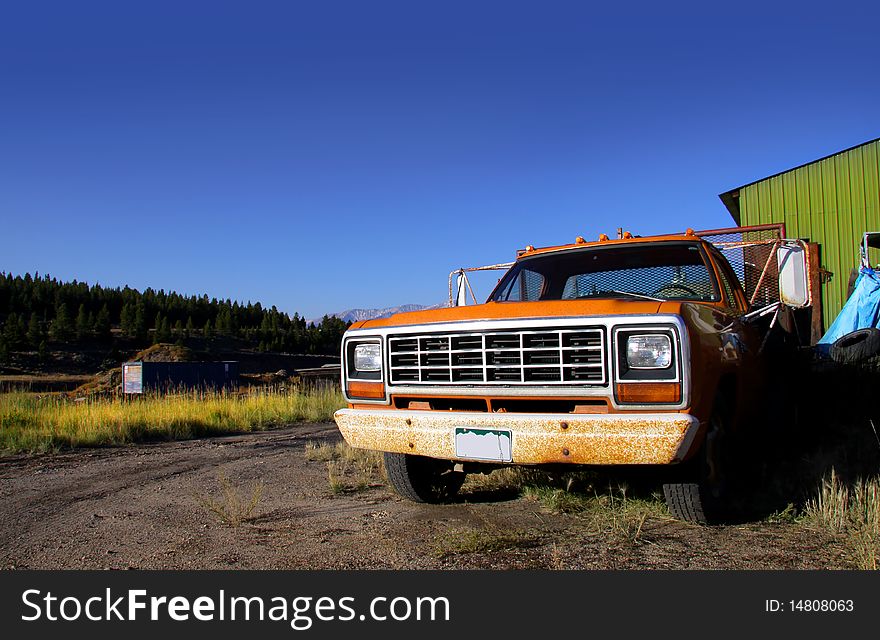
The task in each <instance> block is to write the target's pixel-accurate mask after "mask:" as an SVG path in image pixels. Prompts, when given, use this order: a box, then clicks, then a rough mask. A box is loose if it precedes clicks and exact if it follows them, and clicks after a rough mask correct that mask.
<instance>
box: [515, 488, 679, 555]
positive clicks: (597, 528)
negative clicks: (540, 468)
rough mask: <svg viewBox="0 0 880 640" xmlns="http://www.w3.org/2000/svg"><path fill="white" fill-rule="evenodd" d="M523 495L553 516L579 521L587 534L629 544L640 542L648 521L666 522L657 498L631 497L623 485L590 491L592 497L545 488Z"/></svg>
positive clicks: (664, 510) (666, 514) (566, 490)
mask: <svg viewBox="0 0 880 640" xmlns="http://www.w3.org/2000/svg"><path fill="white" fill-rule="evenodd" d="M523 494H524V495H525V497H526V498H529V499H532V500H535V501H537V502H539V503H540V504H541V505H542V506H544V507H545V508H546V509H548V510H550V511H553V512H554V513H567V514H572V515H575V516H577V517H578V518H581V519H582V520H584V522H585V524H586V525H587V527H586V530H587V531H588V532H589V533H593V534H596V535H604V536H607V537H610V538H612V539H614V540H617V541H619V542H628V543H631V544H638V543H641V542H643V541H644V534H645V529H644V527H645V522H646V521H647V520H648V519H649V518H655V519H668V518H669V514H668V513H667V511H666V506H665V504H664V502H663V500H662V499H661V498H660V496H659V495H651V496H650V497H642V496H631V495H628V489H627V487H626V485H617V486H608V487H607V488H606V489H605V490H603V491H598V490H595V489H594V490H593V492H592V494H587V493H581V492H579V491H571V490H568V489H566V488H560V487H552V486H546V485H544V486H527V487H525V488H524V490H523Z"/></svg>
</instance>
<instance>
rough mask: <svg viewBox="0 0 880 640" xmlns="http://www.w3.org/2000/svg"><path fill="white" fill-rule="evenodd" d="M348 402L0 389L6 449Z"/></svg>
mask: <svg viewBox="0 0 880 640" xmlns="http://www.w3.org/2000/svg"><path fill="white" fill-rule="evenodd" d="M342 406H344V401H343V399H342V396H341V395H340V393H339V392H338V391H332V390H327V389H319V390H316V391H314V392H308V393H300V392H296V391H290V392H283V391H280V390H272V389H261V390H257V391H253V392H250V393H247V394H235V393H226V392H187V393H180V394H174V395H148V396H144V397H141V398H136V399H131V400H129V399H124V398H107V397H95V398H86V399H83V400H81V401H72V400H69V399H67V398H63V397H58V396H39V395H36V394H28V393H9V394H0V449H3V450H6V451H13V452H16V451H28V452H35V451H50V450H57V449H60V448H64V447H88V446H100V445H114V444H124V443H129V442H138V441H146V440H182V439H187V438H195V437H200V436H206V435H218V434H224V433H236V432H246V431H254V430H259V429H266V428H270V427H273V426H280V425H285V424H290V423H291V422H296V421H299V420H307V421H315V422H318V421H326V420H330V419H331V418H332V416H333V412H334V411H335V410H336V409H338V408H340V407H342Z"/></svg>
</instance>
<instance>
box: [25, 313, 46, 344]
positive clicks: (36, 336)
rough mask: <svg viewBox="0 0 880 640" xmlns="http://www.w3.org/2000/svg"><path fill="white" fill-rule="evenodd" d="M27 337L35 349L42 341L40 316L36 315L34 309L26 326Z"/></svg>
mask: <svg viewBox="0 0 880 640" xmlns="http://www.w3.org/2000/svg"><path fill="white" fill-rule="evenodd" d="M27 339H28V343H29V344H30V345H31V347H32V348H34V349H36V348H37V347H39V346H40V343H41V342H42V341H43V339H44V336H43V327H42V325H41V324H40V318H39V316H37V312H36V311H32V312H31V319H30V321H29V322H28V328H27Z"/></svg>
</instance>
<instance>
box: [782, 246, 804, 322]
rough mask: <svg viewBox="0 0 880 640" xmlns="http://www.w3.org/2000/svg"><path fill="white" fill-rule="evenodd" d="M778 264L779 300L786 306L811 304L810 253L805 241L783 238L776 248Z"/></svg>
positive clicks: (801, 306)
mask: <svg viewBox="0 0 880 640" xmlns="http://www.w3.org/2000/svg"><path fill="white" fill-rule="evenodd" d="M776 263H777V265H778V266H779V300H780V302H782V304H784V305H785V306H787V307H793V308H795V309H802V308H803V307H809V306H810V305H811V304H812V297H811V295H810V294H811V292H810V254H809V251H808V250H807V246H806V244H805V243H803V242H801V241H799V240H783V241H782V244H781V245H780V246H779V248H778V249H777V250H776Z"/></svg>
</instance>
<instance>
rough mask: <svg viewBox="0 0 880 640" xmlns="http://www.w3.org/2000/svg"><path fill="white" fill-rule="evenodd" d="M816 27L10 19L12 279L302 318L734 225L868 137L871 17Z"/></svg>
mask: <svg viewBox="0 0 880 640" xmlns="http://www.w3.org/2000/svg"><path fill="white" fill-rule="evenodd" d="M823 6H824V5H815V6H813V5H810V4H809V3H803V2H799V3H797V4H789V5H786V4H783V3H761V4H758V3H748V2H745V3H739V4H737V5H736V7H735V9H732V8H730V7H726V6H725V7H719V8H716V7H715V6H712V5H705V4H668V3H667V4H663V5H657V4H655V3H646V4H643V5H639V4H638V3H636V4H627V5H626V6H625V7H619V8H596V7H593V6H590V5H589V4H588V3H574V2H542V3H540V4H538V3H524V2H504V3H500V2H477V3H473V2H469V3H462V2H449V3H443V4H442V5H421V4H419V5H416V4H413V3H406V2H374V3H369V4H366V3H357V2H330V3H322V4H321V5H320V6H312V5H308V4H302V5H294V4H292V3H286V2H257V3H248V4H247V5H246V8H245V5H243V4H236V3H231V2H212V3H207V2H205V3H198V2H196V3H186V4H180V3H169V2H163V1H159V2H153V3H150V4H149V5H142V6H134V5H129V4H128V3H112V2H82V3H75V4H71V3H62V2H37V3H26V4H21V3H20V4H18V5H11V6H8V7H5V8H4V9H3V18H2V20H0V96H2V99H0V132H2V136H0V176H2V178H0V181H2V182H0V184H2V188H0V222H2V229H3V234H2V236H0V253H2V260H0V271H5V272H11V273H13V274H21V275H23V274H24V273H26V272H30V273H31V274H33V273H34V272H40V273H49V274H51V275H53V276H54V277H56V278H58V279H61V280H73V279H76V280H79V281H86V282H89V283H90V284H96V283H100V284H101V285H103V286H109V287H117V286H119V287H122V286H125V285H128V286H131V287H133V288H137V289H141V290H143V289H145V288H147V287H151V288H153V289H156V290H158V289H165V290H166V291H170V290H174V291H177V292H179V293H182V294H186V295H201V294H203V293H207V294H208V295H209V296H210V297H216V298H222V299H226V298H230V299H233V300H239V301H242V302H247V301H251V302H258V301H259V302H260V303H261V304H263V305H264V306H267V307H271V306H273V305H274V306H276V307H278V309H280V310H282V311H285V312H288V313H289V314H291V315H293V314H294V313H295V312H296V313H299V314H300V315H301V316H303V317H306V318H316V317H321V316H323V315H324V314H329V313H335V312H340V311H343V310H345V309H351V308H384V307H392V306H398V305H403V304H413V303H414V304H424V305H430V304H436V303H438V302H442V301H444V300H445V299H446V295H447V290H446V288H447V280H446V278H447V276H448V274H449V272H450V271H451V270H453V269H455V268H457V267H461V266H476V265H480V264H490V263H496V262H505V261H509V260H510V259H512V257H513V256H514V252H515V251H516V249H518V248H521V247H523V246H525V245H527V244H534V245H536V246H540V245H552V244H560V243H565V242H571V241H573V240H574V238H575V237H576V236H578V235H582V236H585V237H587V238H590V237H596V236H598V235H599V233H608V234H609V235H611V234H613V233H614V232H615V230H616V229H617V228H618V227H623V228H625V229H627V230H630V231H632V232H633V233H637V234H642V235H648V234H653V233H662V232H671V231H682V230H684V229H685V228H687V227H693V228H712V227H725V226H731V225H732V224H733V221H732V220H731V218H730V216H729V214H728V213H727V211H726V209H725V208H724V207H723V205H722V204H721V201H720V200H719V199H718V194H719V193H722V192H724V191H726V190H728V189H730V188H733V187H736V186H739V185H742V184H745V183H748V182H751V181H753V180H756V179H759V178H762V177H765V176H768V175H771V174H774V173H777V172H779V171H782V170H785V169H788V168H791V167H794V166H796V165H800V164H803V163H805V162H808V161H811V160H814V159H816V158H819V157H822V156H825V155H828V154H830V153H834V152H836V151H840V150H842V149H845V148H848V147H851V146H853V145H856V144H859V143H862V142H864V141H867V140H870V139H873V138H876V137H878V135H880V126H878V121H877V115H876V105H877V104H878V97H880V88H878V85H877V83H876V82H874V78H875V76H876V69H875V67H876V61H877V53H876V44H875V42H876V36H875V33H874V31H875V24H876V18H877V17H878V16H880V10H878V9H877V8H875V6H874V5H868V4H865V3H847V2H843V3H839V4H838V5H835V9H834V11H828V10H827V8H825V9H823V8H822V7H823ZM756 16H760V17H759V18H758V17H756Z"/></svg>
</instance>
